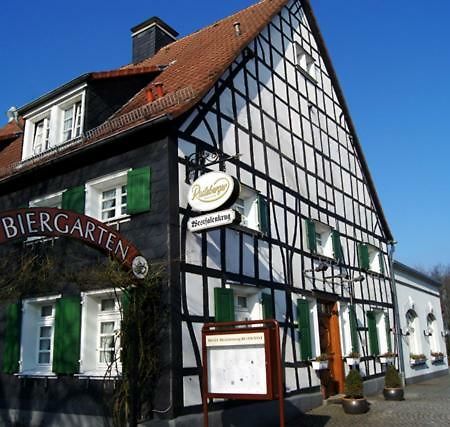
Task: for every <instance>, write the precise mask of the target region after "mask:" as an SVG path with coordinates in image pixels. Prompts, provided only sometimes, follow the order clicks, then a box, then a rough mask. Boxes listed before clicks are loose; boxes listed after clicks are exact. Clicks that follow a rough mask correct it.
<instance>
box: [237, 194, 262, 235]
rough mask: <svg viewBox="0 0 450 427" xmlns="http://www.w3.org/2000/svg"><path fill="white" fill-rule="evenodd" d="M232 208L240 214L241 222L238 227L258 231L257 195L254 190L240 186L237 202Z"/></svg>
mask: <svg viewBox="0 0 450 427" xmlns="http://www.w3.org/2000/svg"><path fill="white" fill-rule="evenodd" d="M232 208H233V209H234V210H236V211H238V212H239V213H240V214H241V222H240V224H239V225H241V226H243V227H246V228H251V229H253V230H258V231H260V226H259V214H258V193H257V192H256V191H255V190H253V189H251V188H249V187H246V186H244V185H241V192H240V194H239V197H238V200H237V201H236V203H235V204H234V205H233V206H232Z"/></svg>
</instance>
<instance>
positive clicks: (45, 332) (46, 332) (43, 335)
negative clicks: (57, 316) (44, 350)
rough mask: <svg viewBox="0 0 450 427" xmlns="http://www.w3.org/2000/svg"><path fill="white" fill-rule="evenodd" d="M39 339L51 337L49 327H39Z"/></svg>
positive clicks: (50, 328)
mask: <svg viewBox="0 0 450 427" xmlns="http://www.w3.org/2000/svg"><path fill="white" fill-rule="evenodd" d="M39 336H40V337H41V338H49V337H51V336H52V327H51V326H41V329H40V335H39Z"/></svg>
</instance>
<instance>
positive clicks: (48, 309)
mask: <svg viewBox="0 0 450 427" xmlns="http://www.w3.org/2000/svg"><path fill="white" fill-rule="evenodd" d="M49 207H50V206H49ZM52 312H53V306H51V305H44V306H42V307H41V317H48V316H51V315H52Z"/></svg>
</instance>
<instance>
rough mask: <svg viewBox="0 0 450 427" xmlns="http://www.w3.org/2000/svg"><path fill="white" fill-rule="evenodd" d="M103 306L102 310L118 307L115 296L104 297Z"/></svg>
mask: <svg viewBox="0 0 450 427" xmlns="http://www.w3.org/2000/svg"><path fill="white" fill-rule="evenodd" d="M101 307H102V308H101V310H102V311H113V310H114V309H115V307H116V301H115V300H114V298H108V299H102V305H101Z"/></svg>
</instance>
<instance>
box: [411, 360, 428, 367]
mask: <svg viewBox="0 0 450 427" xmlns="http://www.w3.org/2000/svg"><path fill="white" fill-rule="evenodd" d="M426 362H427V359H409V364H410V365H411V366H421V365H425V363H426Z"/></svg>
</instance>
